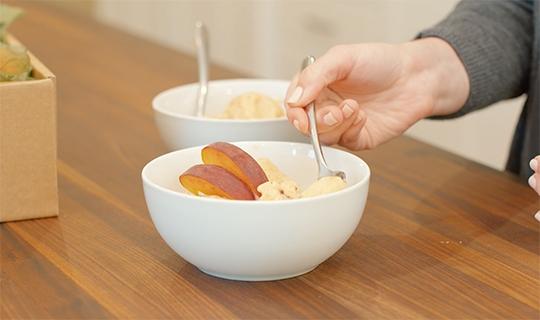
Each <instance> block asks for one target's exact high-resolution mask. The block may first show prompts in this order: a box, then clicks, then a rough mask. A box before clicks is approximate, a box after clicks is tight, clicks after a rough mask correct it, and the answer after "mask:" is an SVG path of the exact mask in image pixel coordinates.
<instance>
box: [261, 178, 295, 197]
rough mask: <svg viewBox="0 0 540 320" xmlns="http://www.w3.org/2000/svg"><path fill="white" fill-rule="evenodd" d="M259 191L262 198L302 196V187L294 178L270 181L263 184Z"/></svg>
mask: <svg viewBox="0 0 540 320" xmlns="http://www.w3.org/2000/svg"><path fill="white" fill-rule="evenodd" d="M257 191H259V192H260V193H261V196H260V197H259V199H260V200H286V199H298V198H300V188H299V187H298V185H297V184H296V182H294V181H292V180H284V181H268V182H265V183H263V184H261V185H260V186H259V187H258V188H257Z"/></svg>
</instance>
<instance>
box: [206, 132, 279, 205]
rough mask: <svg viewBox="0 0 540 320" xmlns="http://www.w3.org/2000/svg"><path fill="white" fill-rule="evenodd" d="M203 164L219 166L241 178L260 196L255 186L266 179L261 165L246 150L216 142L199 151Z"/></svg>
mask: <svg viewBox="0 0 540 320" xmlns="http://www.w3.org/2000/svg"><path fill="white" fill-rule="evenodd" d="M201 157H202V161H203V162H204V163H205V164H213V165H217V166H220V167H222V168H224V169H226V170H228V171H230V172H231V173H232V174H234V175H235V176H237V177H238V178H239V179H240V180H242V181H243V182H244V183H245V184H246V185H247V186H248V187H249V188H250V189H251V192H253V193H254V194H255V195H257V196H260V195H261V194H260V192H259V191H257V187H258V186H259V185H261V184H263V183H265V182H267V181H268V178H267V177H266V174H265V173H264V171H263V169H262V168H261V166H260V165H259V164H258V163H257V161H255V159H253V158H252V157H251V156H250V155H249V154H248V153H247V152H245V151H244V150H242V149H240V148H239V147H237V146H235V145H233V144H230V143H227V142H216V143H212V144H210V145H208V146H206V147H204V148H203V149H202V151H201Z"/></svg>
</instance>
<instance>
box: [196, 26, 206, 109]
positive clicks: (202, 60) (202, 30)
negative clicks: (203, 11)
mask: <svg viewBox="0 0 540 320" xmlns="http://www.w3.org/2000/svg"><path fill="white" fill-rule="evenodd" d="M195 46H196V47H197V63H198V65H199V92H198V96H197V116H199V117H202V116H204V114H205V111H206V110H205V109H206V95H207V94H208V32H207V31H206V26H205V25H204V23H202V22H201V21H197V23H196V24H195Z"/></svg>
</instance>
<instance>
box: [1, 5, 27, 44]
mask: <svg viewBox="0 0 540 320" xmlns="http://www.w3.org/2000/svg"><path fill="white" fill-rule="evenodd" d="M22 13H23V11H22V9H20V8H17V7H12V6H8V5H5V4H0V41H2V42H3V41H4V38H5V36H6V32H7V31H6V30H7V28H8V26H9V25H10V24H11V23H12V22H13V21H15V19H17V18H18V17H19V16H20V15H21V14H22Z"/></svg>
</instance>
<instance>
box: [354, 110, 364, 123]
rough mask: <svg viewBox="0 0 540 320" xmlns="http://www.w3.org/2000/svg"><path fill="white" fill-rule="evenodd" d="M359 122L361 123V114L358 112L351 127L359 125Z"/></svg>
mask: <svg viewBox="0 0 540 320" xmlns="http://www.w3.org/2000/svg"><path fill="white" fill-rule="evenodd" d="M360 121H362V113H360V112H358V115H357V116H356V119H355V120H354V122H353V125H354V126H355V125H357V124H359V123H360Z"/></svg>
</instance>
